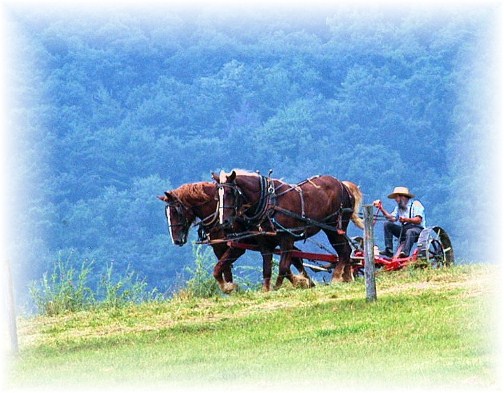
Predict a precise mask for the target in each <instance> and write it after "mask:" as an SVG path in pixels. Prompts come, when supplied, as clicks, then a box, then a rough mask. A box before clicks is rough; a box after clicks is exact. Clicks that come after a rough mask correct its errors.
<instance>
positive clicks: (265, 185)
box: [218, 175, 355, 239]
mask: <svg viewBox="0 0 504 393" xmlns="http://www.w3.org/2000/svg"><path fill="white" fill-rule="evenodd" d="M319 177H320V176H313V177H310V178H308V179H306V180H304V181H302V182H300V183H298V184H296V185H289V187H288V188H287V189H286V190H284V191H282V192H280V193H278V192H277V190H278V188H280V187H282V186H284V185H286V183H282V184H281V185H280V186H279V187H278V188H277V189H275V185H274V181H273V180H272V179H271V177H269V176H268V177H266V176H262V175H261V176H260V179H259V185H260V187H259V194H260V195H259V200H258V201H257V202H256V203H255V204H254V205H252V206H251V207H250V208H252V207H254V206H255V208H254V210H253V211H252V212H251V214H250V215H248V214H247V213H246V212H247V211H248V210H247V211H245V212H243V213H242V214H239V210H240V209H241V207H242V206H243V205H244V204H243V202H244V201H245V196H244V194H243V193H242V192H241V190H240V188H239V186H238V185H237V184H236V183H235V182H234V181H233V182H232V183H222V184H220V185H219V186H220V187H223V188H224V187H229V188H232V189H233V193H234V197H235V198H234V200H235V204H234V206H221V207H219V208H221V209H225V208H232V209H234V211H235V216H236V217H237V219H240V220H241V221H242V222H243V223H245V225H246V226H247V227H249V228H254V229H255V228H259V230H261V226H262V225H263V223H264V222H265V221H266V220H267V221H268V222H269V223H270V225H271V226H272V227H273V228H274V229H275V231H276V230H279V231H282V232H287V233H289V234H290V235H291V236H293V237H296V238H299V239H301V238H306V229H307V226H311V227H318V228H320V229H324V230H329V231H337V232H338V234H340V235H344V236H346V233H345V231H344V230H343V229H342V228H343V215H344V214H345V213H352V212H353V208H345V207H343V206H344V203H343V202H344V195H345V194H346V196H347V197H348V200H349V202H350V205H351V206H353V204H354V203H355V200H354V197H353V195H352V193H351V192H350V191H349V190H348V188H347V187H346V186H345V185H344V184H343V183H342V182H339V183H340V185H341V190H342V193H341V203H340V207H339V209H338V210H336V211H335V212H333V213H331V214H330V215H328V216H327V217H325V218H324V219H323V220H322V221H317V220H314V219H312V218H310V217H307V216H306V213H305V200H304V195H303V189H302V188H301V186H302V185H303V184H306V183H311V184H312V185H313V186H315V187H317V188H320V186H319V185H317V184H316V183H315V182H314V180H315V179H317V178H319ZM219 186H218V187H219ZM291 191H296V192H297V193H298V194H299V198H300V205H301V214H298V213H295V212H293V211H291V210H288V209H284V208H282V207H280V206H278V204H277V200H278V198H279V197H281V196H283V195H285V194H287V193H289V192H291ZM250 208H249V209H250ZM276 213H280V214H283V215H286V216H289V217H292V218H295V219H296V220H299V221H302V222H304V223H305V224H307V225H304V226H301V227H296V228H287V227H285V226H283V225H282V224H280V222H278V220H277V219H276V217H275V215H276ZM334 217H337V218H336V220H335V222H334V223H335V224H336V227H335V226H334V225H331V221H332V219H333V218H334ZM298 231H302V233H300V234H298V233H296V232H298Z"/></svg>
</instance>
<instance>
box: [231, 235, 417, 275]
mask: <svg viewBox="0 0 504 393" xmlns="http://www.w3.org/2000/svg"><path fill="white" fill-rule="evenodd" d="M227 245H228V246H229V247H236V248H242V249H245V250H252V251H259V247H258V246H256V245H252V244H247V243H240V242H238V241H232V240H229V241H228V242H227ZM273 253H274V254H276V255H281V254H282V251H281V250H279V249H275V250H274V251H273ZM290 253H291V255H292V256H294V257H298V258H302V259H308V260H311V261H322V262H329V263H331V264H336V263H338V257H337V256H336V255H332V254H321V253H314V252H305V251H299V250H292V251H290ZM417 259H418V250H415V251H414V252H413V254H412V255H411V256H409V257H406V258H399V257H397V256H394V257H392V258H387V257H383V256H381V255H375V257H374V260H375V266H376V267H381V268H383V269H384V270H386V271H392V270H399V269H402V268H403V267H405V266H408V265H409V264H411V263H413V262H416V261H417ZM352 262H353V266H354V270H360V269H362V268H364V252H363V251H362V250H355V252H354V253H353V254H352Z"/></svg>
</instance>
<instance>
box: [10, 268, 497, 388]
mask: <svg viewBox="0 0 504 393" xmlns="http://www.w3.org/2000/svg"><path fill="white" fill-rule="evenodd" d="M491 272H492V267H490V266H484V265H477V266H459V267H455V268H452V269H446V270H423V271H420V270H405V271H402V272H396V273H392V274H380V275H379V276H378V277H377V286H378V301H377V302H376V303H367V302H366V301H365V289H364V283H363V282H362V280H359V281H357V282H355V283H353V284H339V285H333V286H323V285H319V286H317V287H316V288H315V289H312V290H300V289H292V288H285V289H282V290H280V291H277V292H272V293H260V292H248V293H243V294H238V295H233V296H227V297H216V298H212V299H198V298H183V297H179V298H176V299H173V300H171V301H165V302H159V303H148V304H142V305H139V306H134V307H133V306H132V307H129V308H125V309H118V310H116V311H112V312H111V311H110V310H109V311H94V312H79V313H71V314H67V315H64V316H59V317H36V318H30V319H22V320H20V321H19V330H20V332H19V334H20V345H21V351H20V354H19V356H18V357H17V359H16V360H15V361H13V362H12V365H11V370H10V382H9V383H10V385H11V386H12V387H60V388H61V387H73V386H77V387H81V388H82V387H89V388H99V387H107V386H111V385H112V386H114V387H129V388H131V387H135V386H139V387H140V386H141V387H154V388H155V387H163V388H164V387H171V388H174V387H180V388H183V387H186V386H188V385H189V386H193V387H194V386H196V387H198V386H201V387H203V386H204V387H205V388H208V387H209V386H214V387H218V386H222V385H225V386H226V387H231V386H234V385H242V384H244V385H246V384H253V386H255V387H262V388H264V389H268V388H275V387H281V388H285V389H287V388H292V389H295V390H297V389H303V388H304V387H305V386H311V387H313V386H317V387H319V388H321V389H324V388H329V387H338V388H350V387H357V388H360V387H368V386H369V387H373V388H375V389H376V388H385V387H398V388H400V387H404V386H408V387H415V386H416V387H421V388H423V387H427V386H429V387H430V386H434V387H438V388H439V387H454V388H455V387H459V386H463V387H468V386H469V387H475V388H477V387H489V386H492V385H493V384H494V383H495V374H494V370H493V365H494V362H495V357H496V353H494V351H493V349H492V345H491V342H490V335H491V334H492V331H491V329H492V326H493V324H492V323H491V321H490V320H489V317H488V315H491V311H492V310H491V308H492V303H491V302H490V301H489V298H490V296H489V295H490V294H491V293H492V291H493V280H492V273H491Z"/></svg>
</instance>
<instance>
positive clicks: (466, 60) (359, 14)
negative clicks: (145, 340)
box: [8, 7, 494, 289]
mask: <svg viewBox="0 0 504 393" xmlns="http://www.w3.org/2000/svg"><path fill="white" fill-rule="evenodd" d="M67 11H68V10H67ZM492 17H493V13H492V10H491V9H473V10H469V11H468V10H467V9H465V10H464V9H463V10H462V11H455V10H452V11H450V10H445V11H443V12H437V11H436V10H432V11H430V12H429V11H428V10H423V11H421V12H420V11H418V10H414V9H404V10H398V11H397V12H395V13H390V12H379V10H378V9H373V10H372V11H366V10H363V9H360V10H358V9H355V10H353V9H346V10H339V9H336V8H335V9H332V10H330V11H329V10H320V11H318V12H311V13H307V14H302V13H297V14H295V13H286V12H275V11H274V10H272V11H271V12H266V11H264V10H263V11H259V10H257V11H249V12H248V13H247V15H246V17H243V15H237V14H236V13H235V12H228V13H226V12H225V11H223V10H221V11H219V12H217V11H211V10H192V11H187V10H186V11H177V10H170V8H168V7H166V8H160V9H157V10H153V9H143V10H141V11H139V10H134V9H128V8H125V9H123V10H122V9H116V10H115V11H114V12H102V13H100V12H88V13H86V12H75V13H72V12H63V11H60V12H59V11H58V10H52V11H50V10H49V9H45V10H35V9H33V10H27V9H22V8H20V7H18V8H13V9H11V10H10V11H9V20H10V22H11V25H12V26H11V27H12V37H11V40H10V42H11V49H10V50H11V53H12V58H11V61H10V64H11V67H10V68H9V73H10V74H9V77H10V80H9V83H10V86H9V92H10V95H9V96H10V105H11V110H12V121H11V122H10V123H9V129H8V132H9V133H10V135H12V136H13V139H14V141H15V143H16V154H15V155H13V157H11V165H12V170H11V171H10V175H12V188H11V191H12V192H11V201H12V211H13V212H15V214H12V217H11V222H12V225H11V226H12V234H11V235H12V239H13V240H12V241H10V242H9V246H10V255H11V259H13V260H14V261H15V263H14V265H15V266H16V268H15V270H16V271H17V274H18V276H21V275H22V273H21V272H23V277H25V279H37V278H39V277H40V276H41V274H42V273H43V272H44V271H46V270H48V268H49V267H50V266H51V265H52V263H53V262H54V260H56V259H58V258H60V259H64V260H66V259H70V260H71V261H72V263H75V264H79V263H81V262H82V261H83V260H92V261H94V264H95V266H97V267H98V268H99V269H102V270H103V269H105V267H106V266H107V265H109V264H111V263H113V264H114V267H115V268H116V269H117V271H119V272H120V271H122V270H124V269H126V267H127V266H130V267H131V269H133V270H134V271H136V272H138V273H139V274H141V275H143V276H145V277H146V279H147V281H148V282H149V284H150V285H152V286H158V287H159V288H162V289H163V288H169V287H170V286H171V285H173V283H174V282H175V277H176V275H177V274H180V273H181V272H182V271H183V269H184V266H186V265H187V264H188V263H189V262H190V261H191V258H192V249H191V246H190V245H187V246H185V247H183V248H178V247H175V246H173V245H171V243H170V239H169V237H168V234H167V230H166V223H165V219H164V212H163V205H162V203H160V202H159V201H158V200H156V198H155V196H156V195H158V194H161V193H162V192H163V191H164V190H168V189H172V188H176V187H178V186H179V185H181V184H183V183H186V182H194V181H201V180H209V178H210V172H211V171H215V170H220V169H225V170H230V169H232V168H235V167H239V168H245V169H249V170H261V171H262V172H263V173H266V172H267V171H268V169H270V168H271V169H273V170H274V176H276V177H281V178H284V179H286V180H287V181H289V182H297V181H300V180H303V179H304V178H306V177H309V176H311V175H315V174H331V175H334V176H336V177H338V178H341V179H348V180H352V181H354V182H356V183H358V184H359V185H360V187H361V189H362V190H363V192H364V194H365V198H366V201H367V202H370V201H372V200H373V199H376V198H382V199H386V195H388V193H389V192H390V191H391V189H392V188H393V187H394V186H397V185H405V186H407V187H409V188H410V189H411V190H412V191H413V192H414V193H415V194H417V196H418V198H419V199H420V200H421V201H422V202H423V204H424V205H425V206H426V208H427V220H428V224H439V225H442V226H443V227H444V228H445V229H446V230H447V231H448V233H450V234H451V235H452V237H453V240H454V244H455V247H456V255H457V257H459V258H464V259H469V260H470V259H471V258H478V252H477V251H478V250H477V249H476V247H474V245H473V244H472V243H471V241H470V240H468V239H467V235H468V233H469V232H468V231H470V228H469V226H470V221H469V220H468V218H467V216H466V214H463V213H465V212H467V211H469V209H472V208H471V206H473V205H474V204H475V203H478V202H480V201H481V200H480V199H478V198H482V197H480V196H478V197H475V198H476V199H473V200H471V201H468V199H467V198H466V197H465V196H466V195H468V193H469V191H470V189H468V188H467V187H474V186H472V185H470V184H469V185H468V181H467V180H468V179H469V178H470V176H471V173H472V171H476V172H477V171H484V170H485V162H484V161H480V160H479V158H478V157H479V152H480V150H479V148H480V145H481V139H482V138H483V136H484V135H485V133H486V132H487V130H485V129H483V128H482V127H480V125H481V124H482V120H481V119H482V118H484V115H485V113H484V109H485V108H484V106H485V105H483V104H482V103H481V101H480V102H478V105H479V106H476V107H474V105H475V102H476V101H475V100H474V99H473V98H474V97H475V95H477V96H478V97H480V98H481V99H482V100H484V99H485V96H484V95H482V94H481V93H482V92H484V91H485V89H487V88H488V85H489V83H490V79H489V77H488V73H489V72H490V71H489V70H490V69H491V66H492V64H491V60H492V59H491V50H490V49H488V48H487V43H488V42H489V41H490V39H491V38H492V31H493V30H492V29H493V23H494V20H493V18H492ZM468 190H469V191H468ZM387 203H389V204H388V206H387V207H388V208H390V209H391V208H392V207H393V205H392V203H390V202H387ZM193 236H194V233H193ZM377 240H378V241H379V242H381V241H382V239H381V234H380V232H379V231H377Z"/></svg>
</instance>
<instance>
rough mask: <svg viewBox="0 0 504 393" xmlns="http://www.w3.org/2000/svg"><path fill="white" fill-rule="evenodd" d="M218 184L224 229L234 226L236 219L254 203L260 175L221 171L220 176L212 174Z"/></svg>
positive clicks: (220, 219) (220, 216)
mask: <svg viewBox="0 0 504 393" xmlns="http://www.w3.org/2000/svg"><path fill="white" fill-rule="evenodd" d="M212 176H213V178H214V180H215V181H216V182H217V189H218V196H219V205H218V210H219V223H220V225H222V226H224V227H229V226H231V225H233V223H234V221H235V219H236V217H240V216H242V215H243V214H244V212H245V211H246V210H247V209H248V208H249V207H250V206H251V204H252V203H253V202H254V201H253V200H254V198H255V195H254V193H256V192H257V188H258V187H259V182H258V179H259V175H258V174H256V173H252V172H245V171H236V170H233V171H231V172H230V173H226V172H224V171H221V172H220V174H219V175H217V174H215V173H213V174H212Z"/></svg>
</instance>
